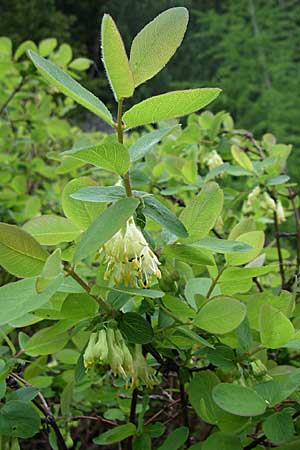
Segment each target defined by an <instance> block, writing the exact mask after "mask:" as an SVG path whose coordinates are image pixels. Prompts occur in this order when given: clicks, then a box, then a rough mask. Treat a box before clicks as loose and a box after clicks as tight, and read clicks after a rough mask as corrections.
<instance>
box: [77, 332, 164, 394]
mask: <svg viewBox="0 0 300 450" xmlns="http://www.w3.org/2000/svg"><path fill="white" fill-rule="evenodd" d="M83 360H84V367H85V368H86V369H90V368H92V367H93V366H95V365H96V364H100V365H102V364H109V365H110V367H111V370H112V372H113V374H114V375H115V376H117V375H120V376H121V377H122V378H123V379H124V380H125V381H126V384H131V386H132V388H134V387H136V386H139V385H140V384H144V385H146V386H147V387H149V388H152V387H153V386H154V385H155V384H157V383H158V380H157V378H156V376H155V374H154V369H153V368H152V367H150V366H148V364H147V361H146V359H145V357H144V355H143V353H142V347H141V345H138V344H136V345H135V348H134V351H133V353H131V351H130V349H129V347H128V346H127V344H126V342H125V340H124V338H123V336H122V334H121V332H120V330H118V329H114V328H107V329H102V330H101V331H99V332H96V333H92V334H91V336H90V339H89V342H88V345H87V347H86V350H85V352H84V355H83Z"/></svg>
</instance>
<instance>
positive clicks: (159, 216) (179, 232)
mask: <svg viewBox="0 0 300 450" xmlns="http://www.w3.org/2000/svg"><path fill="white" fill-rule="evenodd" d="M143 202H144V205H145V208H144V209H143V213H144V214H145V215H146V216H148V217H150V218H151V219H152V220H154V221H155V222H158V223H159V224H160V225H161V226H162V227H163V228H166V229H167V230H169V231H170V232H171V233H173V234H175V235H176V236H179V237H187V236H188V233H187V231H186V229H185V226H184V225H183V223H182V222H181V221H180V220H179V219H178V217H177V216H175V214H173V213H172V211H170V210H169V209H168V208H167V207H166V206H165V205H164V204H162V203H160V201H158V200H157V199H156V198H155V197H153V196H152V195H147V196H145V197H144V198H143Z"/></svg>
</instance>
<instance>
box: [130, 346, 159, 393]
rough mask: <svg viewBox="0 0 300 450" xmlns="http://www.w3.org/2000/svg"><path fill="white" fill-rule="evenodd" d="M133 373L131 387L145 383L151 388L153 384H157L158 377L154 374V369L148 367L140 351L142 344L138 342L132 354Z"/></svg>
mask: <svg viewBox="0 0 300 450" xmlns="http://www.w3.org/2000/svg"><path fill="white" fill-rule="evenodd" d="M133 367H134V373H133V376H132V387H133V388H134V387H136V386H139V385H140V384H145V385H146V386H147V387H148V388H150V389H152V388H153V386H154V385H155V384H158V379H157V377H156V376H155V371H154V369H153V368H152V367H150V366H149V365H148V363H147V361H146V359H145V357H144V355H143V353H142V346H141V345H140V344H136V345H135V350H134V356H133Z"/></svg>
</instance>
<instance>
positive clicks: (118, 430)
mask: <svg viewBox="0 0 300 450" xmlns="http://www.w3.org/2000/svg"><path fill="white" fill-rule="evenodd" d="M135 433H136V427H135V425H134V424H133V423H130V422H129V423H126V424H125V425H119V426H116V427H113V428H112V429H110V430H108V431H105V433H102V434H101V435H100V436H99V437H97V438H95V439H94V443H95V444H98V445H106V444H114V443H115V442H120V441H123V440H124V439H126V438H128V437H129V436H133V435H134V434H135Z"/></svg>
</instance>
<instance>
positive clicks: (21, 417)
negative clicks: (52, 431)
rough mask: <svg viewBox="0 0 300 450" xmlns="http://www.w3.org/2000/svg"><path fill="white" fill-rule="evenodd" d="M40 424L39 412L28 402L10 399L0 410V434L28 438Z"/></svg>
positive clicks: (36, 430)
mask: <svg viewBox="0 0 300 450" xmlns="http://www.w3.org/2000/svg"><path fill="white" fill-rule="evenodd" d="M40 426H41V419H40V416H39V413H38V412H37V410H36V409H35V408H34V407H33V405H31V404H30V403H26V402H22V401H20V400H11V401H9V402H7V403H6V404H5V405H4V406H2V408H1V410H0V435H4V436H12V437H19V438H23V439H28V438H30V437H32V436H34V435H35V434H36V433H37V432H38V431H39V429H40Z"/></svg>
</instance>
